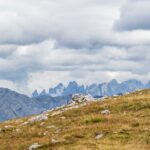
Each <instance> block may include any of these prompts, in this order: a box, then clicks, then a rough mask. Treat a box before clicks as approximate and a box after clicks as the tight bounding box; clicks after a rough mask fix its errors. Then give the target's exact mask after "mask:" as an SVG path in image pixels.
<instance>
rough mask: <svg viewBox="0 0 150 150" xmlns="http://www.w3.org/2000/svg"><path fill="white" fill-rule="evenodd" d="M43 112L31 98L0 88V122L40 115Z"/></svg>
mask: <svg viewBox="0 0 150 150" xmlns="http://www.w3.org/2000/svg"><path fill="white" fill-rule="evenodd" d="M43 110H44V108H43V107H41V105H39V103H37V102H36V101H35V100H33V99H32V98H30V97H28V96H26V95H23V94H19V93H17V92H15V91H12V90H10V89H6V88H0V121H5V120H8V119H12V118H19V117H24V116H29V115H33V114H38V113H41V112H42V111H43Z"/></svg>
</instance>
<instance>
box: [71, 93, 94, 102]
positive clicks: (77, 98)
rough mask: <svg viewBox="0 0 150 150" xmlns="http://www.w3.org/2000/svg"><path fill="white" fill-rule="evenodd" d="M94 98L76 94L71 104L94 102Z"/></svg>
mask: <svg viewBox="0 0 150 150" xmlns="http://www.w3.org/2000/svg"><path fill="white" fill-rule="evenodd" d="M93 100H94V98H93V97H92V96H91V95H83V94H74V95H72V99H71V102H72V103H76V104H78V103H83V102H88V101H93Z"/></svg>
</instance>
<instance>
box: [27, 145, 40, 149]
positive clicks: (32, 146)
mask: <svg viewBox="0 0 150 150" xmlns="http://www.w3.org/2000/svg"><path fill="white" fill-rule="evenodd" d="M40 146H41V145H39V144H38V143H34V144H32V145H31V146H30V147H29V149H28V150H34V149H36V148H39V147H40Z"/></svg>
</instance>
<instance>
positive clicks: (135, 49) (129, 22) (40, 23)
mask: <svg viewBox="0 0 150 150" xmlns="http://www.w3.org/2000/svg"><path fill="white" fill-rule="evenodd" d="M134 4H135V5H134ZM145 4H147V5H145ZM140 6H141V7H142V8H143V9H144V11H143V9H140ZM121 8H122V9H121ZM134 8H136V9H134ZM149 8H150V6H149V2H148V1H146V0H144V1H139V0H138V1H137V0H132V1H130V0H129V1H128V0H121V1H120V0H111V1H110V0H76V1H74V0H61V1H60V0H13V1H12V0H5V1H0V78H1V82H0V83H1V84H0V86H3V85H4V86H5V87H9V85H10V87H11V88H13V89H18V90H19V91H21V92H25V93H31V92H32V91H33V90H34V89H36V88H37V89H42V88H48V87H50V86H51V85H55V84H57V83H58V82H64V83H65V84H67V82H68V81H70V80H76V81H78V82H79V83H81V84H82V83H84V84H88V83H92V82H103V81H108V80H110V79H112V78H117V79H119V80H120V81H122V80H126V79H129V78H137V79H140V80H143V81H146V80H148V79H149V78H150V73H149V72H150V71H149V70H150V67H149V65H148V64H149V60H150V53H149V51H150V50H149V49H150V31H149V30H143V29H148V28H145V27H146V26H148V24H149V23H148V22H147V21H146V19H147V17H148V15H147V13H148V11H149ZM120 10H121V11H120ZM128 10H132V11H130V13H129V11H128ZM137 15H139V16H140V18H141V19H143V20H144V19H145V21H144V27H143V26H141V19H138V17H137ZM134 18H135V19H134ZM117 20H118V21H117ZM134 20H135V21H134ZM114 26H115V28H117V30H114ZM118 29H119V30H118ZM120 29H121V30H122V31H120ZM137 29H138V30H137ZM139 29H142V30H139ZM130 30H131V31H130Z"/></svg>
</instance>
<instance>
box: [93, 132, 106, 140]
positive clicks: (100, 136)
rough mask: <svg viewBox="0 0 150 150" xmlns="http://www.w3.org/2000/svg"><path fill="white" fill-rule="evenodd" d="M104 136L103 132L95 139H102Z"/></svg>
mask: <svg viewBox="0 0 150 150" xmlns="http://www.w3.org/2000/svg"><path fill="white" fill-rule="evenodd" d="M103 136H104V135H103V134H102V133H101V134H96V136H95V139H96V140H99V139H101V138H102V137H103Z"/></svg>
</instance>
